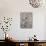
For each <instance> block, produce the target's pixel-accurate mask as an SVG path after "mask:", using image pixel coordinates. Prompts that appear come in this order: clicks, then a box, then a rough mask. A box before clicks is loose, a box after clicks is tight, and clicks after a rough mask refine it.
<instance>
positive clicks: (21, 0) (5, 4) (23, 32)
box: [0, 0, 46, 40]
mask: <svg viewBox="0 0 46 46" xmlns="http://www.w3.org/2000/svg"><path fill="white" fill-rule="evenodd" d="M20 12H32V13H33V28H32V29H21V28H20ZM45 12H46V8H44V7H40V8H33V7H31V6H30V4H29V1H28V0H0V17H3V16H6V17H13V22H12V26H11V29H10V31H8V33H10V35H12V36H13V37H14V38H16V39H17V40H27V39H29V37H32V36H33V35H34V34H36V35H37V38H38V39H39V40H44V39H45V34H46V33H45V30H46V29H45V21H46V20H45V15H46V13H45ZM1 33H3V32H2V31H1ZM1 33H0V35H2V34H1ZM44 33H45V34H44ZM2 38H3V37H2V36H0V39H2Z"/></svg>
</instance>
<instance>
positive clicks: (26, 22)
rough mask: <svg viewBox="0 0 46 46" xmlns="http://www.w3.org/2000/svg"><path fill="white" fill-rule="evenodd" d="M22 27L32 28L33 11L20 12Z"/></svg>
mask: <svg viewBox="0 0 46 46" xmlns="http://www.w3.org/2000/svg"><path fill="white" fill-rule="evenodd" d="M20 27H21V28H32V12H21V13H20Z"/></svg>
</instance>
